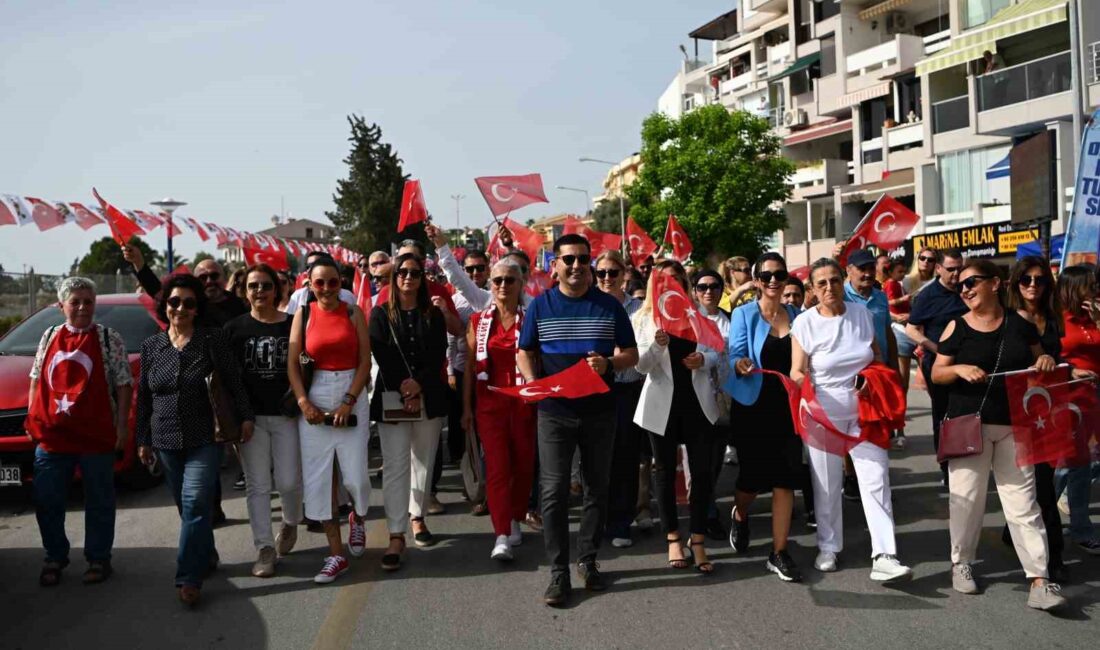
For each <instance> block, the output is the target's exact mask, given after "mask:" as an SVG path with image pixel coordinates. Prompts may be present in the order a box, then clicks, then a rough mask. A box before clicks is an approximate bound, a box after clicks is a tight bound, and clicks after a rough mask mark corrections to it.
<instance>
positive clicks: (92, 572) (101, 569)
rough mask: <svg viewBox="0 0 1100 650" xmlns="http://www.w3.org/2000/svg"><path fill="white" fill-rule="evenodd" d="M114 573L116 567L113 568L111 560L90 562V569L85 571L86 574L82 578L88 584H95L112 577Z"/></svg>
mask: <svg viewBox="0 0 1100 650" xmlns="http://www.w3.org/2000/svg"><path fill="white" fill-rule="evenodd" d="M112 573H114V569H112V568H111V563H110V562H99V561H96V562H89V563H88V569H87V570H86V571H84V576H83V578H81V579H82V580H83V581H84V584H86V585H95V584H99V583H101V582H103V581H104V580H106V579H107V578H110V577H111V574H112Z"/></svg>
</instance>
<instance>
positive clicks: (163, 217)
mask: <svg viewBox="0 0 1100 650" xmlns="http://www.w3.org/2000/svg"><path fill="white" fill-rule="evenodd" d="M156 216H157V218H158V219H160V221H161V223H162V224H164V227H165V228H167V229H168V236H169V237H178V236H179V235H182V234H183V231H182V230H180V227H179V226H178V225H176V219H183V218H184V217H172V216H171V215H169V214H168V213H167V212H161V213H160V214H158V215H156Z"/></svg>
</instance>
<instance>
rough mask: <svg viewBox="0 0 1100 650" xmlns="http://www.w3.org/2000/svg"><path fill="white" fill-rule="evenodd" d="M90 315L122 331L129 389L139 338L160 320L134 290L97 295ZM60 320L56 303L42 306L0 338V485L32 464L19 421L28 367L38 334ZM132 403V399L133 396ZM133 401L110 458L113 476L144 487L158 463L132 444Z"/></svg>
mask: <svg viewBox="0 0 1100 650" xmlns="http://www.w3.org/2000/svg"><path fill="white" fill-rule="evenodd" d="M95 320H96V322H97V323H100V324H102V325H106V326H107V327H110V328H111V329H113V330H115V331H117V332H118V333H119V334H121V335H122V339H123V340H124V341H125V342H126V351H127V352H128V353H129V359H130V367H131V368H132V369H133V373H134V389H135V391H136V389H137V378H138V376H139V375H138V373H139V372H140V361H141V342H142V341H144V340H145V339H147V338H149V337H150V336H152V335H153V334H156V333H157V332H159V331H160V330H161V326H160V324H159V323H158V322H157V320H156V319H154V318H153V316H152V314H150V313H149V310H148V309H146V307H145V306H144V305H143V304H142V303H141V301H140V300H139V299H138V296H136V295H134V294H115V295H103V296H98V297H97V298H96V308H95ZM63 322H65V317H64V315H63V314H62V313H61V310H60V309H58V308H57V306H56V305H50V306H49V307H44V308H42V309H40V310H38V311H37V312H35V313H34V314H32V315H31V316H30V317H29V318H27V319H25V320H23V321H22V322H20V323H19V324H18V325H16V326H15V327H13V328H12V329H11V330H10V331H9V332H8V333H7V334H5V335H4V337H3V338H0V486H5V485H23V484H27V483H30V480H31V473H32V471H33V469H34V447H35V443H34V442H32V441H31V439H30V438H28V437H27V432H26V430H25V429H24V428H23V420H24V419H25V418H26V416H27V394H28V393H29V391H30V384H31V380H30V371H31V366H32V365H34V355H35V352H37V351H38V342H39V341H40V340H41V338H42V333H43V332H45V331H46V330H47V329H48V328H50V327H53V326H54V325H60V324H62V323H63ZM133 404H134V405H136V404H137V399H136V395H135V399H134V401H133ZM135 415H136V406H135V407H132V408H131V409H130V413H129V416H128V420H129V426H130V442H129V444H128V445H127V446H126V450H125V452H124V454H123V456H122V458H121V459H119V460H118V461H116V462H115V475H116V476H117V477H118V479H119V481H120V483H122V485H124V486H125V487H128V488H131V489H144V488H148V487H152V486H153V485H156V484H157V483H159V482H160V480H161V478H162V477H163V475H162V473H161V471H160V467H159V465H155V466H154V467H153V468H151V469H150V468H147V467H145V466H144V465H142V463H141V461H140V460H139V459H138V457H137V447H136V445H135V444H134V419H135Z"/></svg>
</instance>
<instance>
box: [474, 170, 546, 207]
mask: <svg viewBox="0 0 1100 650" xmlns="http://www.w3.org/2000/svg"><path fill="white" fill-rule="evenodd" d="M474 182H475V183H477V189H478V190H479V191H480V192H481V196H483V197H484V198H485V202H486V203H488V204H489V211H490V212H492V213H493V216H494V217H499V216H500V215H502V214H507V213H509V212H511V211H513V210H518V209H520V208H522V207H523V206H525V205H530V204H532V203H549V201H547V200H546V192H545V191H543V189H542V176H540V175H538V174H525V175H523V176H481V177H478V178H475V179H474Z"/></svg>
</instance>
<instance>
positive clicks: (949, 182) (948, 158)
mask: <svg viewBox="0 0 1100 650" xmlns="http://www.w3.org/2000/svg"><path fill="white" fill-rule="evenodd" d="M1009 148H1010V147H1008V146H1000V147H990V148H988V149H971V150H969V151H956V152H955V153H949V154H945V155H942V156H940V157H939V158H938V160H937V162H936V166H937V167H938V168H939V172H940V194H941V196H942V197H943V211H944V214H952V213H955V212H970V211H971V210H973V209H974V204H975V203H1009V202H1011V192H1010V189H1009V187H1010V183H1009V177H1004V178H994V179H987V178H986V170H987V169H989V168H990V167H992V166H993V165H994V164H996V163H997V162H999V161H1000V160H1002V159H1003V158H1004V157H1005V156H1007V155H1008V151H1009Z"/></svg>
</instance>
